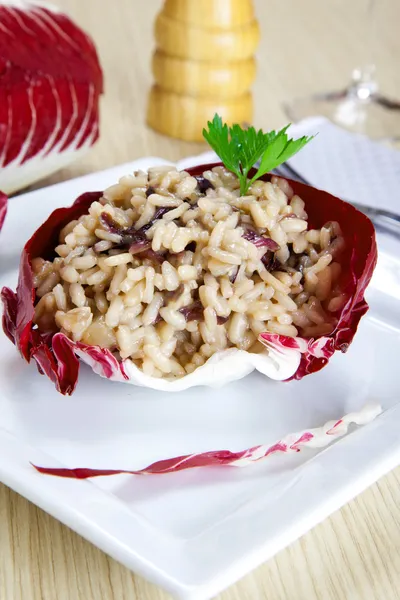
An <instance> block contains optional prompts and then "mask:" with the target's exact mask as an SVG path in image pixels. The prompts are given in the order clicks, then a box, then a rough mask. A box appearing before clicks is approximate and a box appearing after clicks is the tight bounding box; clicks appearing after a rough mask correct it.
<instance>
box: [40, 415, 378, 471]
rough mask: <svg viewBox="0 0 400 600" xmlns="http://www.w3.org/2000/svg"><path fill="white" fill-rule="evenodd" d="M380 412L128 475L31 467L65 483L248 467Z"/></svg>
mask: <svg viewBox="0 0 400 600" xmlns="http://www.w3.org/2000/svg"><path fill="white" fill-rule="evenodd" d="M381 412H382V408H381V407H380V406H379V405H377V404H368V405H366V406H364V407H363V408H362V409H361V410H360V411H359V412H354V413H350V414H348V415H345V416H344V417H342V418H341V419H339V420H336V421H328V422H327V423H325V425H323V426H322V427H318V428H315V429H308V430H305V431H301V432H298V433H291V434H289V435H286V436H285V437H284V438H282V439H281V440H279V441H278V442H276V443H275V444H272V446H266V445H259V446H253V447H252V448H248V449H247V450H241V451H239V452H231V451H230V450H213V451H210V452H200V453H198V454H187V455H184V456H176V457H174V458H167V459H164V460H159V461H157V462H154V463H152V464H151V465H148V466H147V467H144V468H143V469H139V470H135V471H130V470H126V469H90V468H75V469H66V468H62V467H61V468H60V467H39V466H37V465H33V466H34V467H35V469H36V470H37V471H39V473H42V474H45V475H54V476H57V477H66V478H69V479H88V478H89V477H104V476H108V475H121V474H127V475H163V474H166V473H175V472H177V471H183V470H186V469H196V468H200V467H227V466H229V467H248V466H250V465H252V464H253V463H255V462H259V461H262V460H264V459H266V458H268V457H269V456H271V455H272V454H279V453H286V454H288V453H293V452H300V451H301V450H303V449H304V448H310V449H314V448H323V447H325V446H328V445H329V444H331V443H332V442H334V441H335V440H336V439H338V438H339V437H342V436H344V435H346V433H347V431H348V428H349V426H350V425H352V424H355V425H366V424H367V423H370V422H371V421H372V420H373V419H375V418H376V417H377V416H378V415H379V414H380V413H381Z"/></svg>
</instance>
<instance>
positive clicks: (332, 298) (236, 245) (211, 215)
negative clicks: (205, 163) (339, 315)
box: [32, 166, 346, 379]
mask: <svg viewBox="0 0 400 600" xmlns="http://www.w3.org/2000/svg"><path fill="white" fill-rule="evenodd" d="M343 248H344V239H343V237H342V234H341V229H340V226H339V224H338V223H337V222H328V223H326V224H325V225H324V226H323V227H322V228H321V229H310V228H309V227H308V221H307V214H306V212H305V209H304V202H303V201H302V199H301V198H300V197H299V196H297V195H295V194H294V193H293V190H292V189H291V187H290V185H289V183H288V182H287V181H286V180H284V179H281V178H278V177H272V178H271V181H269V182H265V181H261V180H258V181H255V182H254V183H253V184H252V185H251V187H250V188H249V190H248V192H247V195H246V196H240V192H239V181H238V179H237V177H236V175H234V174H233V173H231V172H230V171H228V170H226V169H225V168H224V167H222V166H217V167H214V168H213V169H212V170H206V171H204V172H203V174H202V175H198V176H191V175H190V174H189V173H187V172H185V171H177V170H176V169H175V168H173V167H171V166H166V167H156V168H151V169H149V171H148V173H145V172H142V171H138V172H136V173H135V174H133V175H127V176H125V177H123V178H121V179H120V181H119V183H118V184H116V185H114V186H111V187H109V188H108V189H107V190H105V192H104V194H103V197H102V198H101V199H100V201H95V202H93V203H92V204H91V206H90V208H89V211H88V213H87V214H85V215H83V216H81V217H80V218H79V219H78V220H75V221H71V222H70V223H69V224H68V225H67V226H66V227H64V229H63V230H62V231H61V233H60V237H59V245H58V246H57V247H56V248H55V257H54V258H53V260H45V259H43V258H34V259H33V261H32V269H33V272H34V286H35V288H36V297H37V303H36V306H35V323H36V325H37V326H38V328H39V329H40V330H41V331H43V332H55V331H61V332H63V333H64V334H65V335H66V336H68V337H69V338H71V339H72V340H74V341H80V342H82V343H84V344H88V345H91V346H100V347H101V348H107V349H109V350H110V351H112V352H113V353H114V354H115V356H116V357H117V358H118V359H120V360H121V359H122V360H124V359H131V360H132V361H133V362H134V364H135V365H137V366H138V367H139V368H140V369H142V370H143V372H144V373H146V374H147V375H150V376H153V377H164V378H168V379H173V378H179V377H182V376H184V375H186V374H187V373H191V372H193V371H194V370H195V369H196V368H197V367H199V366H201V365H203V364H204V363H205V362H206V361H207V359H208V358H210V357H211V356H212V355H213V354H214V353H216V352H218V351H221V350H224V349H226V348H232V347H236V348H239V349H241V350H246V351H248V352H260V351H261V350H263V349H264V347H263V346H262V344H261V343H260V342H259V341H258V336H259V335H260V333H262V332H266V331H267V332H268V331H269V332H272V333H278V334H283V335H285V336H290V337H296V336H298V335H299V336H302V337H306V338H310V337H317V336H321V335H326V334H329V333H330V332H332V330H333V329H334V327H335V325H336V323H337V319H336V317H335V313H336V312H337V311H339V310H340V309H341V308H342V307H343V305H344V303H345V302H346V296H345V294H344V293H343V292H342V291H341V289H340V286H339V280H340V273H341V267H340V263H339V262H338V258H340V253H341V251H342V250H343Z"/></svg>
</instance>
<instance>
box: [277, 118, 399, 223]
mask: <svg viewBox="0 0 400 600" xmlns="http://www.w3.org/2000/svg"><path fill="white" fill-rule="evenodd" d="M317 132H318V135H317V137H316V138H315V139H314V140H312V142H310V143H309V144H307V146H306V147H305V148H303V150H301V151H300V152H299V153H298V154H296V156H294V157H293V158H291V159H290V160H289V161H288V163H289V165H290V166H291V167H292V168H293V169H294V170H295V171H297V173H299V175H301V176H302V177H303V178H304V179H306V180H307V181H308V182H309V183H310V185H312V186H314V187H317V188H320V189H323V190H326V191H328V192H330V193H332V194H334V195H335V196H339V197H340V198H343V199H344V200H349V201H354V202H359V203H360V204H364V205H366V206H372V207H376V208H385V209H387V210H391V211H393V212H396V213H399V214H400V152H399V151H397V150H395V149H392V148H389V147H387V146H384V145H383V144H380V143H378V142H374V141H372V140H370V139H369V138H367V137H365V136H363V135H360V134H355V133H351V132H349V131H346V130H344V129H341V128H340V127H338V126H336V125H334V124H333V123H331V122H330V121H328V120H326V119H323V118H321V117H315V118H311V119H307V120H305V121H303V122H302V123H299V124H296V125H293V126H292V127H291V129H290V134H291V136H292V137H294V136H296V137H297V136H299V135H304V134H305V133H317Z"/></svg>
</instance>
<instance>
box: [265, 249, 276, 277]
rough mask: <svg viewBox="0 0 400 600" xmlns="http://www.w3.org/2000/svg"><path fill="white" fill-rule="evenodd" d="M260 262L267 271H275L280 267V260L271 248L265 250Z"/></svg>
mask: <svg viewBox="0 0 400 600" xmlns="http://www.w3.org/2000/svg"><path fill="white" fill-rule="evenodd" d="M261 262H262V264H263V265H264V267H265V268H266V269H267V271H269V272H271V271H276V270H277V269H278V268H279V267H280V262H279V260H278V259H277V258H276V256H275V254H274V253H273V252H272V251H271V250H267V251H266V253H265V254H264V256H262V258H261Z"/></svg>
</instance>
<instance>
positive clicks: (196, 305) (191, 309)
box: [179, 300, 204, 321]
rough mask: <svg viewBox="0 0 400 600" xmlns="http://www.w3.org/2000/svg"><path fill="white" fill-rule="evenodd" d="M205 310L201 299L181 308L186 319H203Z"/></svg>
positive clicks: (180, 310)
mask: <svg viewBox="0 0 400 600" xmlns="http://www.w3.org/2000/svg"><path fill="white" fill-rule="evenodd" d="M203 311H204V307H203V305H202V303H201V302H200V300H199V301H197V302H193V303H192V304H189V305H188V306H184V307H183V308H180V309H179V312H180V313H181V314H182V315H183V316H184V317H185V319H186V321H202V320H203V319H204V314H203Z"/></svg>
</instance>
